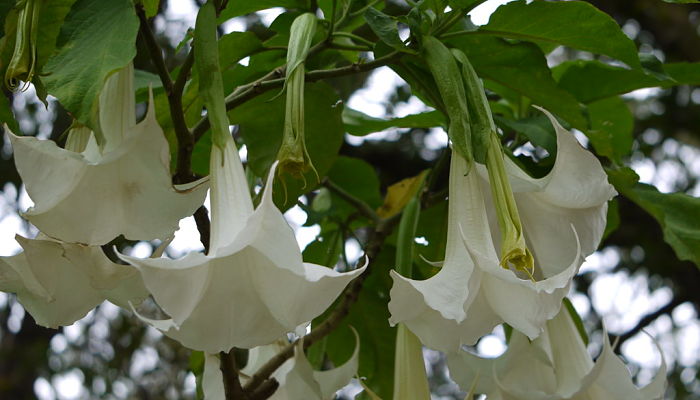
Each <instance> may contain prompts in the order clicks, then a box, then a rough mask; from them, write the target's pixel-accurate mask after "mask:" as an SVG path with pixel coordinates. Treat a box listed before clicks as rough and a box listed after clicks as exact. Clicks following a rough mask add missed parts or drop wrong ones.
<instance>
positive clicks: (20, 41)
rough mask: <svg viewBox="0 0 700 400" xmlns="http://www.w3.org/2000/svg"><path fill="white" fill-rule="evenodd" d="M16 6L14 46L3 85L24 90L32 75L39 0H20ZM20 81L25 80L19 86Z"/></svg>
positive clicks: (35, 52) (34, 66)
mask: <svg viewBox="0 0 700 400" xmlns="http://www.w3.org/2000/svg"><path fill="white" fill-rule="evenodd" d="M17 7H18V8H19V11H18V16H17V32H16V36H15V48H14V52H13V53H12V58H11V59H10V62H9V63H8V65H7V70H6V71H5V87H7V88H8V89H9V90H11V91H17V90H26V89H27V87H28V85H29V82H31V80H32V78H33V77H34V73H35V68H36V60H37V50H36V40H37V31H38V29H39V11H40V9H41V0H20V1H19V2H18V3H17ZM20 81H23V82H25V83H24V85H21V86H20Z"/></svg>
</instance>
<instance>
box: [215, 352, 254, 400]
mask: <svg viewBox="0 0 700 400" xmlns="http://www.w3.org/2000/svg"><path fill="white" fill-rule="evenodd" d="M234 351H235V349H232V350H231V351H229V352H228V353H226V352H223V351H222V352H220V353H219V357H220V358H221V362H220V367H219V368H221V374H222V375H223V376H224V393H225V396H226V400H250V397H248V395H247V394H246V393H245V392H244V391H243V388H242V387H241V381H240V379H239V378H238V367H237V366H236V357H235V355H234V354H233V352H234Z"/></svg>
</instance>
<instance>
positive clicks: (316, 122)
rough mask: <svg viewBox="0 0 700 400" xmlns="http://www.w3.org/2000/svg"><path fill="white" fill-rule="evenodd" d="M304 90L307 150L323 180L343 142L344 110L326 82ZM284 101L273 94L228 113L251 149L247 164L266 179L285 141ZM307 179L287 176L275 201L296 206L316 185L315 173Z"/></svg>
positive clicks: (306, 177)
mask: <svg viewBox="0 0 700 400" xmlns="http://www.w3.org/2000/svg"><path fill="white" fill-rule="evenodd" d="M305 90H306V92H305V95H304V97H305V109H306V115H307V118H305V124H306V125H305V133H306V134H305V140H306V149H307V150H308V152H309V156H310V158H311V161H312V163H313V165H314V167H315V168H316V170H317V171H318V175H319V177H321V178H322V177H324V176H325V174H326V172H327V171H328V169H329V168H330V167H331V165H332V164H333V161H334V160H335V158H336V156H337V154H338V149H340V145H341V143H342V140H343V134H344V131H345V130H344V129H343V121H342V119H341V113H342V107H341V106H338V105H337V103H338V96H337V94H336V93H335V92H334V91H333V89H332V88H331V87H330V86H328V85H327V84H326V83H322V82H321V83H309V84H307V85H306V89H305ZM284 102H285V99H284V96H277V92H276V91H270V92H267V93H265V94H263V95H261V96H258V97H257V98H255V99H253V100H251V101H249V102H247V103H245V104H243V105H241V106H240V107H237V108H235V109H233V110H232V111H231V112H229V116H230V119H231V123H232V124H240V132H241V135H243V141H244V142H245V144H246V145H247V146H248V163H249V166H250V168H252V170H253V172H254V173H255V174H256V175H257V176H265V172H266V171H267V170H268V168H269V167H270V165H272V162H273V161H274V160H275V156H276V155H277V151H278V150H279V146H280V144H281V142H282V130H283V125H284ZM304 178H305V180H306V182H304V180H303V179H293V178H292V177H290V176H286V175H285V176H283V177H282V179H281V180H277V182H275V189H274V194H275V202H277V204H278V205H280V206H281V208H283V209H286V208H288V207H291V206H292V205H294V204H296V201H297V197H298V196H299V195H300V194H302V193H305V192H307V191H310V190H312V189H313V188H314V187H316V186H317V178H316V175H315V174H314V172H313V171H310V172H308V173H306V174H305V175H304ZM280 182H283V184H281V183H280ZM282 185H284V186H282ZM285 188H286V189H285Z"/></svg>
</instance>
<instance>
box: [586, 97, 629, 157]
mask: <svg viewBox="0 0 700 400" xmlns="http://www.w3.org/2000/svg"><path fill="white" fill-rule="evenodd" d="M588 113H589V116H590V120H591V129H589V130H587V131H586V136H588V138H589V139H590V140H591V143H592V144H593V147H594V148H595V151H596V153H598V154H599V155H601V156H605V157H608V158H609V159H611V160H612V161H614V162H616V163H618V164H619V163H621V162H622V157H624V156H626V155H628V154H629V153H630V151H632V142H633V138H632V129H633V128H634V116H633V115H632V112H631V111H630V109H629V107H628V106H627V104H626V103H625V102H624V101H623V100H622V99H621V98H619V97H609V98H607V99H603V100H598V101H595V102H593V103H590V104H589V105H588Z"/></svg>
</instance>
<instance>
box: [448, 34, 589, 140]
mask: <svg viewBox="0 0 700 400" xmlns="http://www.w3.org/2000/svg"><path fill="white" fill-rule="evenodd" d="M449 43H450V44H452V45H454V46H455V47H458V48H459V49H460V50H462V51H464V52H465V53H466V54H467V56H468V57H469V60H470V61H471V62H472V65H473V66H474V69H475V70H476V72H477V74H479V76H481V77H482V78H484V79H488V80H491V81H493V82H496V83H498V84H499V85H502V86H503V87H505V88H508V89H510V90H512V91H514V92H516V93H518V94H519V95H521V96H525V97H527V98H530V99H531V100H532V102H533V103H535V104H537V105H540V106H542V107H544V108H546V109H548V110H549V111H551V112H553V113H555V114H557V115H558V116H559V117H561V118H563V119H565V120H566V121H567V122H569V123H570V124H571V125H573V126H574V127H576V128H579V129H583V128H585V127H586V126H587V123H586V120H585V118H584V117H583V116H582V114H581V107H580V105H579V103H578V102H577V101H576V99H575V98H574V97H573V96H572V95H571V94H569V93H567V92H565V91H564V90H561V89H560V88H559V87H557V84H556V82H555V81H554V79H553V78H552V74H551V71H550V70H549V68H548V67H547V60H546V59H545V57H544V54H543V53H542V51H541V50H540V49H539V48H538V47H537V46H535V45H533V44H530V43H516V44H514V43H509V42H507V41H505V40H503V39H499V38H496V37H491V36H462V37H458V38H453V39H450V40H449ZM487 86H488V85H487Z"/></svg>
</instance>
